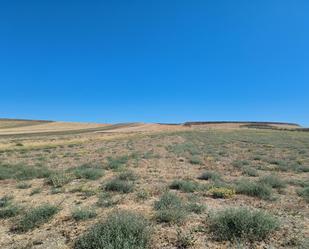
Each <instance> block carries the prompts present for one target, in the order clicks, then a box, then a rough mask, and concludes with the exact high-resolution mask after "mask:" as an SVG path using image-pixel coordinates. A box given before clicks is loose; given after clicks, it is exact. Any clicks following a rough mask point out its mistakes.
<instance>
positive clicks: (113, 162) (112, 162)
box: [107, 156, 129, 170]
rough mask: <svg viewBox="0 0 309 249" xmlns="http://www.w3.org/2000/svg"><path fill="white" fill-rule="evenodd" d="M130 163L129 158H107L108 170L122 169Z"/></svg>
mask: <svg viewBox="0 0 309 249" xmlns="http://www.w3.org/2000/svg"><path fill="white" fill-rule="evenodd" d="M128 161H129V156H119V157H115V158H113V157H108V158H107V168H109V169H114V170H117V169H120V168H121V167H122V166H123V165H125V164H126V163H127V162H128Z"/></svg>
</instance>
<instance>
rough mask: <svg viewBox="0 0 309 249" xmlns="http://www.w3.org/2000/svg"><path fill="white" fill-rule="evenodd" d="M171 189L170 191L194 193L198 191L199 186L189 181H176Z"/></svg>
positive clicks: (171, 185)
mask: <svg viewBox="0 0 309 249" xmlns="http://www.w3.org/2000/svg"><path fill="white" fill-rule="evenodd" d="M169 187H170V189H177V190H181V191H183V192H186V193H192V192H194V191H196V190H197V189H198V187H199V185H198V184H197V183H196V182H193V181H189V180H174V181H173V182H172V183H171V184H170V186H169Z"/></svg>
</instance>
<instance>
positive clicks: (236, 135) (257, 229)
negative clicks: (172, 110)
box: [0, 120, 309, 249]
mask: <svg viewBox="0 0 309 249" xmlns="http://www.w3.org/2000/svg"><path fill="white" fill-rule="evenodd" d="M308 172H309V133H308V132H306V131H297V126H294V125H286V124H285V125H269V124H267V125H261V126H259V125H256V124H255V125H252V124H251V125H250V124H249V125H248V124H228V123H225V124H189V125H163V124H143V123H130V124H118V125H107V124H103V125H102V124H91V123H86V124H82V123H66V122H46V121H21V120H19V121H18V120H0V248H1V249H30V248H33V249H101V248H102V249H104V248H107V249H114V248H115V249H134V248H136V249H143V248H153V249H181V248H182V249H185V248H196V249H202V248H269V249H270V248H303V249H305V248H309V240H308V238H309V173H308Z"/></svg>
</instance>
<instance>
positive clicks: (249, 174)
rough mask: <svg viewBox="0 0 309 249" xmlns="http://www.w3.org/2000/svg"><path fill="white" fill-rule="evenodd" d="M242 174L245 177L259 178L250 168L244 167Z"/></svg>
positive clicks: (257, 173)
mask: <svg viewBox="0 0 309 249" xmlns="http://www.w3.org/2000/svg"><path fill="white" fill-rule="evenodd" d="M242 174H243V175H246V176H253V177H257V176H259V172H258V171H257V170H256V169H254V168H251V167H244V168H243V170H242Z"/></svg>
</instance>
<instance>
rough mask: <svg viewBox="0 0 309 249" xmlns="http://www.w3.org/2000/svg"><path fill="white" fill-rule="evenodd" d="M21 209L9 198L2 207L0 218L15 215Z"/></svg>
mask: <svg viewBox="0 0 309 249" xmlns="http://www.w3.org/2000/svg"><path fill="white" fill-rule="evenodd" d="M20 211H21V208H20V207H18V206H17V205H15V204H12V203H11V200H7V201H6V203H5V204H4V205H3V206H2V208H0V219H8V218H11V217H15V216H16V215H18V214H19V213H20Z"/></svg>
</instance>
